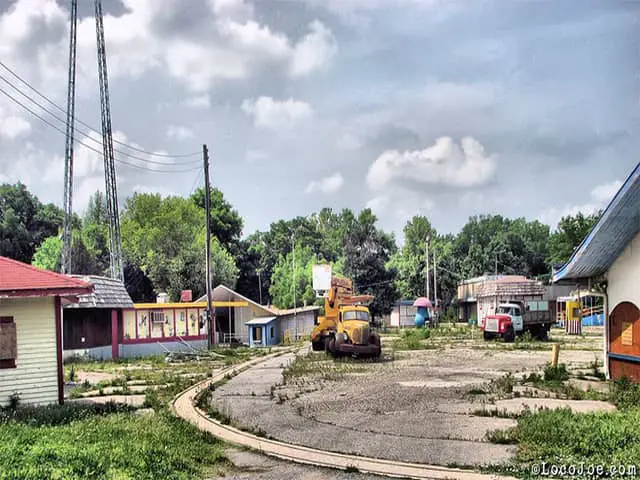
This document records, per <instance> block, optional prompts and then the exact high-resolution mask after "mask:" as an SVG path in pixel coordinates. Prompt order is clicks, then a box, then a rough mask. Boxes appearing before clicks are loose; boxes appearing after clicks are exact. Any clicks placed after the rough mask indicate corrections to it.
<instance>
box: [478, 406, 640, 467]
mask: <svg viewBox="0 0 640 480" xmlns="http://www.w3.org/2000/svg"><path fill="white" fill-rule="evenodd" d="M639 424H640V408H636V407H634V408H631V409H628V410H626V411H622V412H610V413H585V414H577V413H573V412H572V411H571V410H570V409H568V408H566V409H557V410H542V411H538V412H536V413H533V412H529V411H525V412H524V413H523V414H522V416H521V417H520V419H519V420H518V425H517V426H516V427H514V428H511V429H508V430H503V431H494V432H491V433H490V434H489V435H488V439H489V440H490V441H492V442H493V443H503V444H504V443H511V444H518V449H517V456H516V459H517V461H518V462H520V463H524V464H527V463H530V462H534V461H535V462H537V463H539V462H540V461H546V462H548V463H552V464H557V465H561V464H564V465H568V464H579V463H581V462H585V463H590V464H598V463H601V464H605V465H613V464H616V465H617V464H620V463H622V464H635V465H638V464H640V429H639V428H638V425H639Z"/></svg>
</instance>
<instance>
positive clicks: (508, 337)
mask: <svg viewBox="0 0 640 480" xmlns="http://www.w3.org/2000/svg"><path fill="white" fill-rule="evenodd" d="M515 339H516V334H515V332H514V331H513V326H509V327H507V331H506V332H504V341H505V343H511V342H513V341H514V340H515Z"/></svg>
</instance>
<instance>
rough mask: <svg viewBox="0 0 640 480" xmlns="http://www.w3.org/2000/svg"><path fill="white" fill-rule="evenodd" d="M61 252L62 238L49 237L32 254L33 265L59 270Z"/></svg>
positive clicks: (54, 270) (53, 270)
mask: <svg viewBox="0 0 640 480" xmlns="http://www.w3.org/2000/svg"><path fill="white" fill-rule="evenodd" d="M61 254H62V238H61V237H49V238H47V239H45V241H44V242H42V245H40V247H38V249H37V250H36V251H35V253H34V254H33V265H35V266H36V267H38V268H44V269H46V270H51V271H52V272H60V269H61V261H62V259H61Z"/></svg>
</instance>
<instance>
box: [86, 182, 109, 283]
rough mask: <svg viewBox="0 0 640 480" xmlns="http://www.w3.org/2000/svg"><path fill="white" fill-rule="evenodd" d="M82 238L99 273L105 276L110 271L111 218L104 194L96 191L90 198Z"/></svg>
mask: <svg viewBox="0 0 640 480" xmlns="http://www.w3.org/2000/svg"><path fill="white" fill-rule="evenodd" d="M82 237H83V240H84V244H85V245H86V247H87V250H88V251H89V252H90V254H91V255H92V256H93V257H94V259H95V263H96V266H97V268H96V269H97V271H98V272H99V274H101V275H105V274H106V273H107V272H108V270H109V265H110V256H109V249H110V246H109V216H108V213H107V201H106V197H105V196H104V194H103V193H102V192H100V191H96V192H95V193H94V194H93V195H92V196H91V197H90V198H89V204H88V206H87V210H86V211H85V214H84V218H83V221H82Z"/></svg>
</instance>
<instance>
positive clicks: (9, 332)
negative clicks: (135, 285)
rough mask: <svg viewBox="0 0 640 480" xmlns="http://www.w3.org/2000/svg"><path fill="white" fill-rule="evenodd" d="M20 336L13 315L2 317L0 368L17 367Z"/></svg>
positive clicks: (0, 326)
mask: <svg viewBox="0 0 640 480" xmlns="http://www.w3.org/2000/svg"><path fill="white" fill-rule="evenodd" d="M17 358H18V338H17V336H16V324H15V322H14V321H13V317H0V368H16V359H17Z"/></svg>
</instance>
